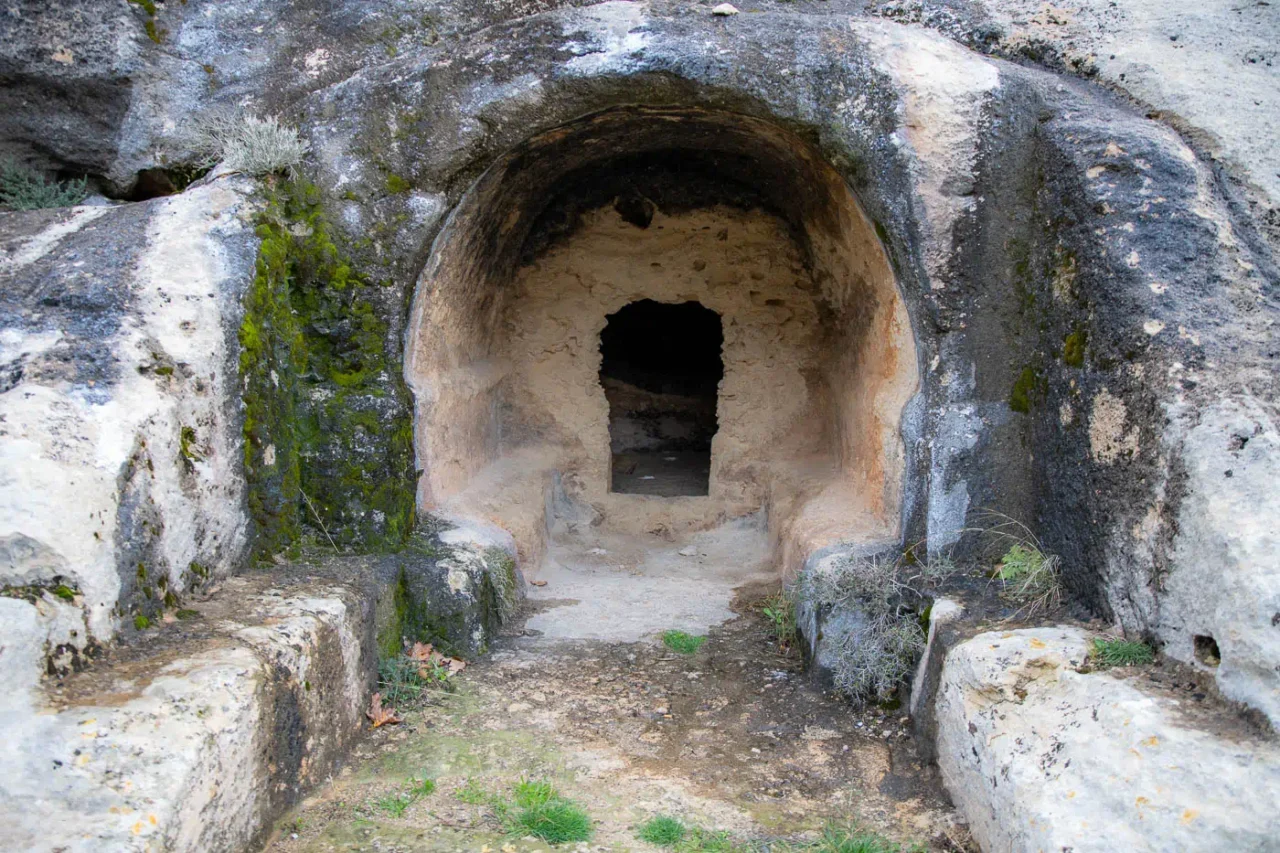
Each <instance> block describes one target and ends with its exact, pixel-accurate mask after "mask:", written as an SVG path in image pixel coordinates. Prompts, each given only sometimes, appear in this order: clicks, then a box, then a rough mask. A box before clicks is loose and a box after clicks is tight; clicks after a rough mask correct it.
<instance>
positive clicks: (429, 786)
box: [409, 779, 436, 797]
mask: <svg viewBox="0 0 1280 853" xmlns="http://www.w3.org/2000/svg"><path fill="white" fill-rule="evenodd" d="M409 790H410V792H411V793H412V794H413V795H414V796H416V797H429V796H431V795H432V794H434V793H435V792H436V780H435V779H423V780H421V781H418V780H415V781H414V785H413V787H412V788H410V789H409Z"/></svg>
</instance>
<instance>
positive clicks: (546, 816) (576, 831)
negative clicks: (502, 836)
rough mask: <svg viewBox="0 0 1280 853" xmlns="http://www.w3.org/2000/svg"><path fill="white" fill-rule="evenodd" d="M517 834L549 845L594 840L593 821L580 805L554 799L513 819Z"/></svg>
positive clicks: (522, 812)
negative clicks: (592, 834)
mask: <svg viewBox="0 0 1280 853" xmlns="http://www.w3.org/2000/svg"><path fill="white" fill-rule="evenodd" d="M513 827H514V829H515V831H516V832H517V833H519V834H521V835H532V836H533V837H534V838H540V839H542V840H543V841H545V842H547V843H548V844H567V843H569V842H573V841H587V840H588V839H590V838H591V830H592V827H591V817H590V816H589V815H588V814H587V813H586V812H585V811H583V810H582V808H581V807H579V806H578V805H577V804H576V803H573V802H570V801H569V800H562V799H558V798H557V799H552V800H549V801H548V802H545V803H542V804H541V805H536V806H530V807H529V808H526V809H524V810H522V811H521V812H520V813H519V814H517V815H516V816H515V818H514V819H513Z"/></svg>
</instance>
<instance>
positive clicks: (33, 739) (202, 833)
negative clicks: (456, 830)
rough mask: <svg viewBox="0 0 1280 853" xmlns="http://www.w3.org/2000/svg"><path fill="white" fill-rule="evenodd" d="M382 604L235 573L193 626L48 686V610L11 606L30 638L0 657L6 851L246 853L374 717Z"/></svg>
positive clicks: (329, 586)
mask: <svg viewBox="0 0 1280 853" xmlns="http://www.w3.org/2000/svg"><path fill="white" fill-rule="evenodd" d="M372 600H373V599H372V596H371V595H370V594H369V590H368V589H361V588H359V587H357V586H353V585H350V584H346V585H344V584H338V583H334V582H331V581H319V582H317V581H311V582H308V581H305V580H291V579H290V578H287V577H276V578H272V577H266V576H262V575H257V576H253V577H248V578H234V579H231V580H228V581H226V582H225V585H224V588H223V589H222V590H221V591H220V592H219V593H218V594H217V595H216V596H215V597H214V598H213V599H211V600H208V601H204V602H200V603H199V604H197V605H196V606H197V607H198V608H199V616H198V617H195V618H193V619H191V620H190V621H183V622H180V623H177V624H173V625H166V626H164V628H163V629H161V630H159V631H153V632H151V634H150V635H149V636H147V637H146V638H140V639H137V640H135V641H134V643H132V644H130V645H129V646H126V647H123V648H121V649H119V650H117V651H115V652H113V656H114V657H115V658H116V660H114V661H112V663H111V664H110V665H108V666H99V667H96V668H95V670H94V671H92V672H85V673H80V674H77V675H74V676H72V677H69V678H67V679H66V680H64V681H62V682H60V683H57V684H56V685H55V684H45V685H41V684H40V683H39V682H38V680H37V674H38V665H39V664H40V648H41V645H40V638H41V633H42V631H43V628H42V625H41V619H40V616H39V615H38V613H37V607H36V606H34V605H32V604H30V603H28V602H25V601H19V600H16V599H11V598H0V618H3V622H4V624H5V626H6V629H7V630H8V632H9V636H18V637H20V638H21V639H22V640H25V641H26V642H14V641H11V640H9V639H6V641H5V643H4V646H3V647H2V648H0V673H2V674H3V677H4V683H5V691H4V695H3V697H2V698H0V728H2V729H3V731H4V733H5V744H4V748H3V750H0V811H3V813H4V815H5V819H4V821H2V822H0V846H2V847H4V848H5V849H7V850H67V851H71V850H77V851H80V850H82V851H99V850H138V851H142V850H201V851H203V850H209V851H234V850H242V849H245V847H246V846H248V845H249V844H250V843H251V842H252V841H253V839H255V838H256V837H257V836H258V833H259V832H260V830H261V829H262V828H263V827H264V826H267V825H268V824H269V822H270V820H271V819H272V818H273V817H274V816H276V815H277V814H279V813H280V811H281V810H283V809H284V808H285V807H287V806H289V805H291V804H292V803H294V802H296V801H297V799H298V797H299V795H300V794H301V792H302V791H303V790H304V789H306V788H307V787H308V786H310V785H313V784H315V783H316V782H319V781H321V780H323V779H325V778H326V777H327V776H328V775H329V774H330V773H331V772H333V770H334V769H335V765H336V762H338V761H339V760H340V759H341V758H342V756H343V755H344V753H345V750H346V747H347V745H348V744H349V743H350V741H351V738H352V737H353V736H354V735H355V734H356V732H357V731H358V730H359V728H360V726H361V725H362V723H363V722H364V717H363V713H362V712H363V709H364V708H365V703H366V700H367V697H368V694H369V689H370V686H371V682H372V677H373V673H374V667H375V662H376V656H375V653H374V642H373V628H374V622H373V607H372ZM51 712H53V713H51Z"/></svg>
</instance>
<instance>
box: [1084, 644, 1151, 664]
mask: <svg viewBox="0 0 1280 853" xmlns="http://www.w3.org/2000/svg"><path fill="white" fill-rule="evenodd" d="M1155 656H1156V653H1155V650H1153V649H1152V648H1151V647H1150V646H1148V645H1147V644H1146V643H1141V642H1138V641H1137V640H1103V639H1095V640H1094V641H1093V654H1092V657H1093V660H1094V661H1095V662H1096V663H1097V664H1098V666H1100V667H1104V668H1107V667H1113V666H1140V665H1141V664H1145V663H1151V661H1153V660H1155Z"/></svg>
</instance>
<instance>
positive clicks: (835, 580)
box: [797, 555, 925, 701]
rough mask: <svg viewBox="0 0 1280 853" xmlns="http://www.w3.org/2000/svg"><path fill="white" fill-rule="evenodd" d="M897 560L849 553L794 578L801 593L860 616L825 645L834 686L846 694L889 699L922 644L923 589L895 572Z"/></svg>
mask: <svg viewBox="0 0 1280 853" xmlns="http://www.w3.org/2000/svg"><path fill="white" fill-rule="evenodd" d="M901 563H902V561H901V560H897V561H890V560H886V559H881V558H878V557H874V556H873V557H863V556H858V555H850V556H846V557H843V558H840V559H837V560H834V561H832V562H828V563H826V564H820V565H819V566H815V567H814V568H813V569H812V570H810V571H807V572H804V573H803V574H802V575H801V576H800V578H799V579H798V581H797V584H798V594H799V595H800V597H802V598H803V599H805V600H807V601H810V602H812V603H813V604H814V605H815V606H817V607H820V608H826V609H830V610H838V611H843V612H845V613H848V614H850V616H851V617H852V618H853V619H855V620H861V622H862V624H861V625H859V626H858V627H857V628H856V629H855V630H853V631H849V632H847V633H844V634H842V635H840V636H838V637H836V638H835V639H834V642H833V645H832V648H831V649H830V654H831V659H832V662H833V663H832V678H833V680H834V682H835V687H836V689H837V690H838V691H840V692H841V693H843V694H845V695H846V696H848V697H849V698H851V699H855V700H859V701H884V700H887V699H889V698H890V697H891V696H892V694H893V693H894V691H895V690H897V688H898V686H899V685H900V684H902V682H903V681H905V680H906V678H907V676H908V675H910V673H911V671H912V669H913V667H914V666H915V662H916V659H917V658H918V657H919V656H920V652H921V651H922V650H923V649H924V640H925V635H924V629H923V628H922V627H921V625H920V620H919V610H920V608H921V606H922V605H923V602H924V595H923V594H922V592H921V590H920V589H919V588H917V587H916V586H915V585H914V584H913V581H915V580H916V577H912V578H907V579H905V580H904V579H903V578H902V577H901V575H902V574H903V573H902V572H901V571H900V568H901Z"/></svg>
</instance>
